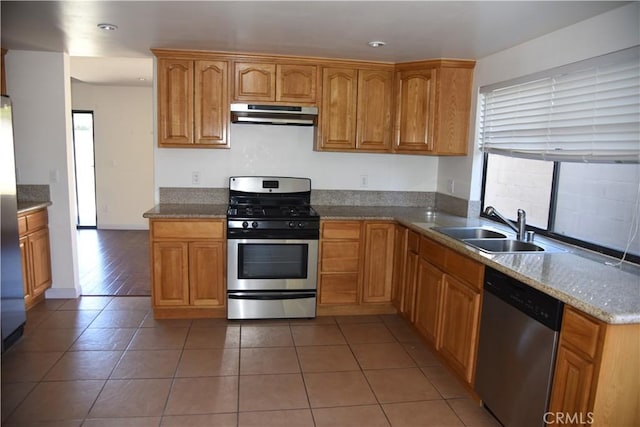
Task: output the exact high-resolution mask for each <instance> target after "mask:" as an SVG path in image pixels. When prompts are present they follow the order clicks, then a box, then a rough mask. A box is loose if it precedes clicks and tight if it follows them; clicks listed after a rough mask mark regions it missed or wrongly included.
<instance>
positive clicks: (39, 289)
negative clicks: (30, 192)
mask: <svg viewBox="0 0 640 427" xmlns="http://www.w3.org/2000/svg"><path fill="white" fill-rule="evenodd" d="M48 223H49V219H48V215H47V209H46V208H43V209H40V210H37V211H35V212H29V213H25V214H21V215H18V233H19V237H20V253H21V255H22V277H23V285H24V303H25V308H26V309H27V310H28V309H29V308H31V307H33V306H34V305H35V304H37V303H38V302H40V301H41V300H42V299H43V298H44V292H45V291H46V290H47V289H48V288H50V287H51V283H52V277H51V249H50V243H49V227H48Z"/></svg>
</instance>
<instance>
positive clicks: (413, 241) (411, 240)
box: [407, 230, 420, 253]
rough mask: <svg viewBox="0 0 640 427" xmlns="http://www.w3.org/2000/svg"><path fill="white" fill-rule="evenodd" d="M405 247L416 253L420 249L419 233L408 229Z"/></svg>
mask: <svg viewBox="0 0 640 427" xmlns="http://www.w3.org/2000/svg"><path fill="white" fill-rule="evenodd" d="M407 248H409V250H410V251H411V252H414V253H418V251H419V250H420V235H419V234H418V233H416V232H415V231H411V230H409V235H408V236H407Z"/></svg>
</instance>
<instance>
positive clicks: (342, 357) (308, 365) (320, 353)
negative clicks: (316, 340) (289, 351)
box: [297, 345, 360, 372]
mask: <svg viewBox="0 0 640 427" xmlns="http://www.w3.org/2000/svg"><path fill="white" fill-rule="evenodd" d="M297 351H298V359H299V360H300V366H301V368H302V371H303V372H337V371H357V370H360V366H359V365H358V362H357V361H356V359H355V357H353V353H352V352H351V349H350V348H349V346H348V345H326V346H310V347H298V348H297Z"/></svg>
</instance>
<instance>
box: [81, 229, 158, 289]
mask: <svg viewBox="0 0 640 427" xmlns="http://www.w3.org/2000/svg"><path fill="white" fill-rule="evenodd" d="M77 237H78V269H79V274H80V285H81V286H82V295H91V296H125V295H126V296H149V295H151V277H150V272H149V270H150V266H149V231H148V230H93V229H82V230H78V231H77Z"/></svg>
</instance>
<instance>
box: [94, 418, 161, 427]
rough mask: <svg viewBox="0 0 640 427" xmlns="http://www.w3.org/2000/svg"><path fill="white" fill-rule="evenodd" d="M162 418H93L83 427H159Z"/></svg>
mask: <svg viewBox="0 0 640 427" xmlns="http://www.w3.org/2000/svg"><path fill="white" fill-rule="evenodd" d="M161 420H162V418H160V417H135V418H93V419H88V420H85V422H84V423H83V424H82V427H158V426H160V421H161Z"/></svg>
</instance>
